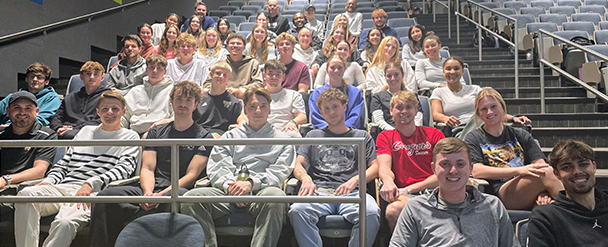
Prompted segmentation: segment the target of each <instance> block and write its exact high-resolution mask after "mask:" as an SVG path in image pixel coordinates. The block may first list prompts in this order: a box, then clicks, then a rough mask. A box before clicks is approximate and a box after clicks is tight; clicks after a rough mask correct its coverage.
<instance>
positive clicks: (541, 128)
mask: <svg viewBox="0 0 608 247" xmlns="http://www.w3.org/2000/svg"><path fill="white" fill-rule="evenodd" d="M416 18H417V21H418V23H420V24H422V25H424V26H425V27H426V29H427V31H434V32H435V33H436V34H437V35H438V36H439V37H440V38H441V39H442V45H443V46H448V47H449V48H450V54H451V55H453V56H454V55H455V56H460V57H462V58H463V59H464V60H465V62H466V63H467V64H468V65H469V71H470V74H471V80H472V83H473V84H476V85H479V86H482V87H493V88H494V89H496V90H497V91H499V92H500V93H501V94H502V96H503V98H504V99H505V102H506V103H507V112H508V113H510V114H521V115H526V116H528V117H529V118H530V119H532V121H533V123H532V126H533V129H532V135H533V136H534V138H536V139H538V141H539V142H540V145H541V147H542V148H543V151H545V153H547V154H548V153H549V152H550V151H551V149H552V148H553V146H554V145H555V144H556V143H557V142H558V141H560V140H564V139H576V140H580V141H583V142H585V143H587V144H589V145H590V146H591V147H593V148H594V149H595V151H596V163H597V168H598V169H608V113H606V112H600V111H598V109H604V107H603V104H602V103H601V102H598V101H597V100H596V99H595V98H587V95H586V91H585V90H584V89H583V88H581V87H578V86H566V84H565V83H562V82H561V81H560V78H559V76H554V75H552V74H551V70H549V69H546V70H545V86H546V87H545V97H546V101H545V104H546V105H545V112H546V113H545V114H540V112H541V108H540V69H539V68H538V67H534V66H533V65H532V63H531V61H530V60H526V57H525V53H524V52H520V53H519V54H520V55H519V58H520V59H519V89H520V90H519V98H515V71H514V68H515V67H514V66H515V65H514V61H515V60H514V56H513V54H512V53H511V52H510V50H509V48H483V51H482V61H479V52H478V48H476V47H473V43H472V37H473V35H474V33H475V32H476V31H475V27H474V26H473V25H469V24H468V23H466V22H465V21H464V20H461V22H460V27H461V28H460V37H461V40H460V41H461V42H460V44H457V43H456V25H455V23H456V18H455V17H452V20H451V21H452V28H451V29H452V38H451V39H450V38H447V37H448V32H447V30H448V27H447V14H438V15H437V22H436V23H433V16H432V14H425V15H418V16H416ZM605 180H608V179H605ZM605 184H608V181H606V183H605ZM607 187H608V186H607Z"/></svg>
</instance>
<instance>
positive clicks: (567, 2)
mask: <svg viewBox="0 0 608 247" xmlns="http://www.w3.org/2000/svg"><path fill="white" fill-rule="evenodd" d="M581 5H583V4H582V3H581V1H579V0H557V6H572V7H575V8H578V7H580V6H581Z"/></svg>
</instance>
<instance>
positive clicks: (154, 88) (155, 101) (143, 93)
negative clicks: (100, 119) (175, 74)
mask: <svg viewBox="0 0 608 247" xmlns="http://www.w3.org/2000/svg"><path fill="white" fill-rule="evenodd" d="M143 81H144V84H142V85H137V86H135V87H133V88H132V89H131V91H130V92H129V93H128V94H127V95H125V100H126V101H127V112H126V114H125V115H124V116H123V117H122V118H121V121H120V125H121V126H122V127H123V128H128V129H132V130H134V131H135V132H137V133H138V134H140V135H141V134H143V133H145V132H146V131H148V128H150V126H152V124H154V123H156V122H158V121H159V120H162V119H169V118H172V117H173V108H171V105H170V104H169V94H170V93H171V89H173V80H171V77H169V76H168V75H165V76H164V78H163V79H162V80H161V81H159V82H158V83H156V84H155V85H151V84H150V83H149V82H148V81H149V80H148V77H147V76H146V77H144V79H143Z"/></svg>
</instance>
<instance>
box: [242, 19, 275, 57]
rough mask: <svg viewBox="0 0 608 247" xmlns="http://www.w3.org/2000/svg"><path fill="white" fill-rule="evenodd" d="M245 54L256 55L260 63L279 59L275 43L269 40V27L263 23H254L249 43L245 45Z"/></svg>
mask: <svg viewBox="0 0 608 247" xmlns="http://www.w3.org/2000/svg"><path fill="white" fill-rule="evenodd" d="M243 55H250V56H252V57H254V58H255V59H256V60H258V62H259V63H260V64H265V63H266V61H268V60H272V59H277V51H276V49H275V47H274V44H272V43H270V41H268V28H267V27H266V26H265V25H264V24H261V23H256V24H255V25H253V29H252V30H251V37H249V43H247V45H246V46H245V50H244V51H243Z"/></svg>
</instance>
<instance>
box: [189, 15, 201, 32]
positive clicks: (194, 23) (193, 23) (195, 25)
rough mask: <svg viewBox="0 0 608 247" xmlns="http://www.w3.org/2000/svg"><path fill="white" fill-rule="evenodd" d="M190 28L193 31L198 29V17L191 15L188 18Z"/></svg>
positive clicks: (199, 25)
mask: <svg viewBox="0 0 608 247" xmlns="http://www.w3.org/2000/svg"><path fill="white" fill-rule="evenodd" d="M190 28H191V29H192V31H194V32H196V31H198V29H199V28H201V20H200V19H199V18H198V17H192V19H191V20H190Z"/></svg>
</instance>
